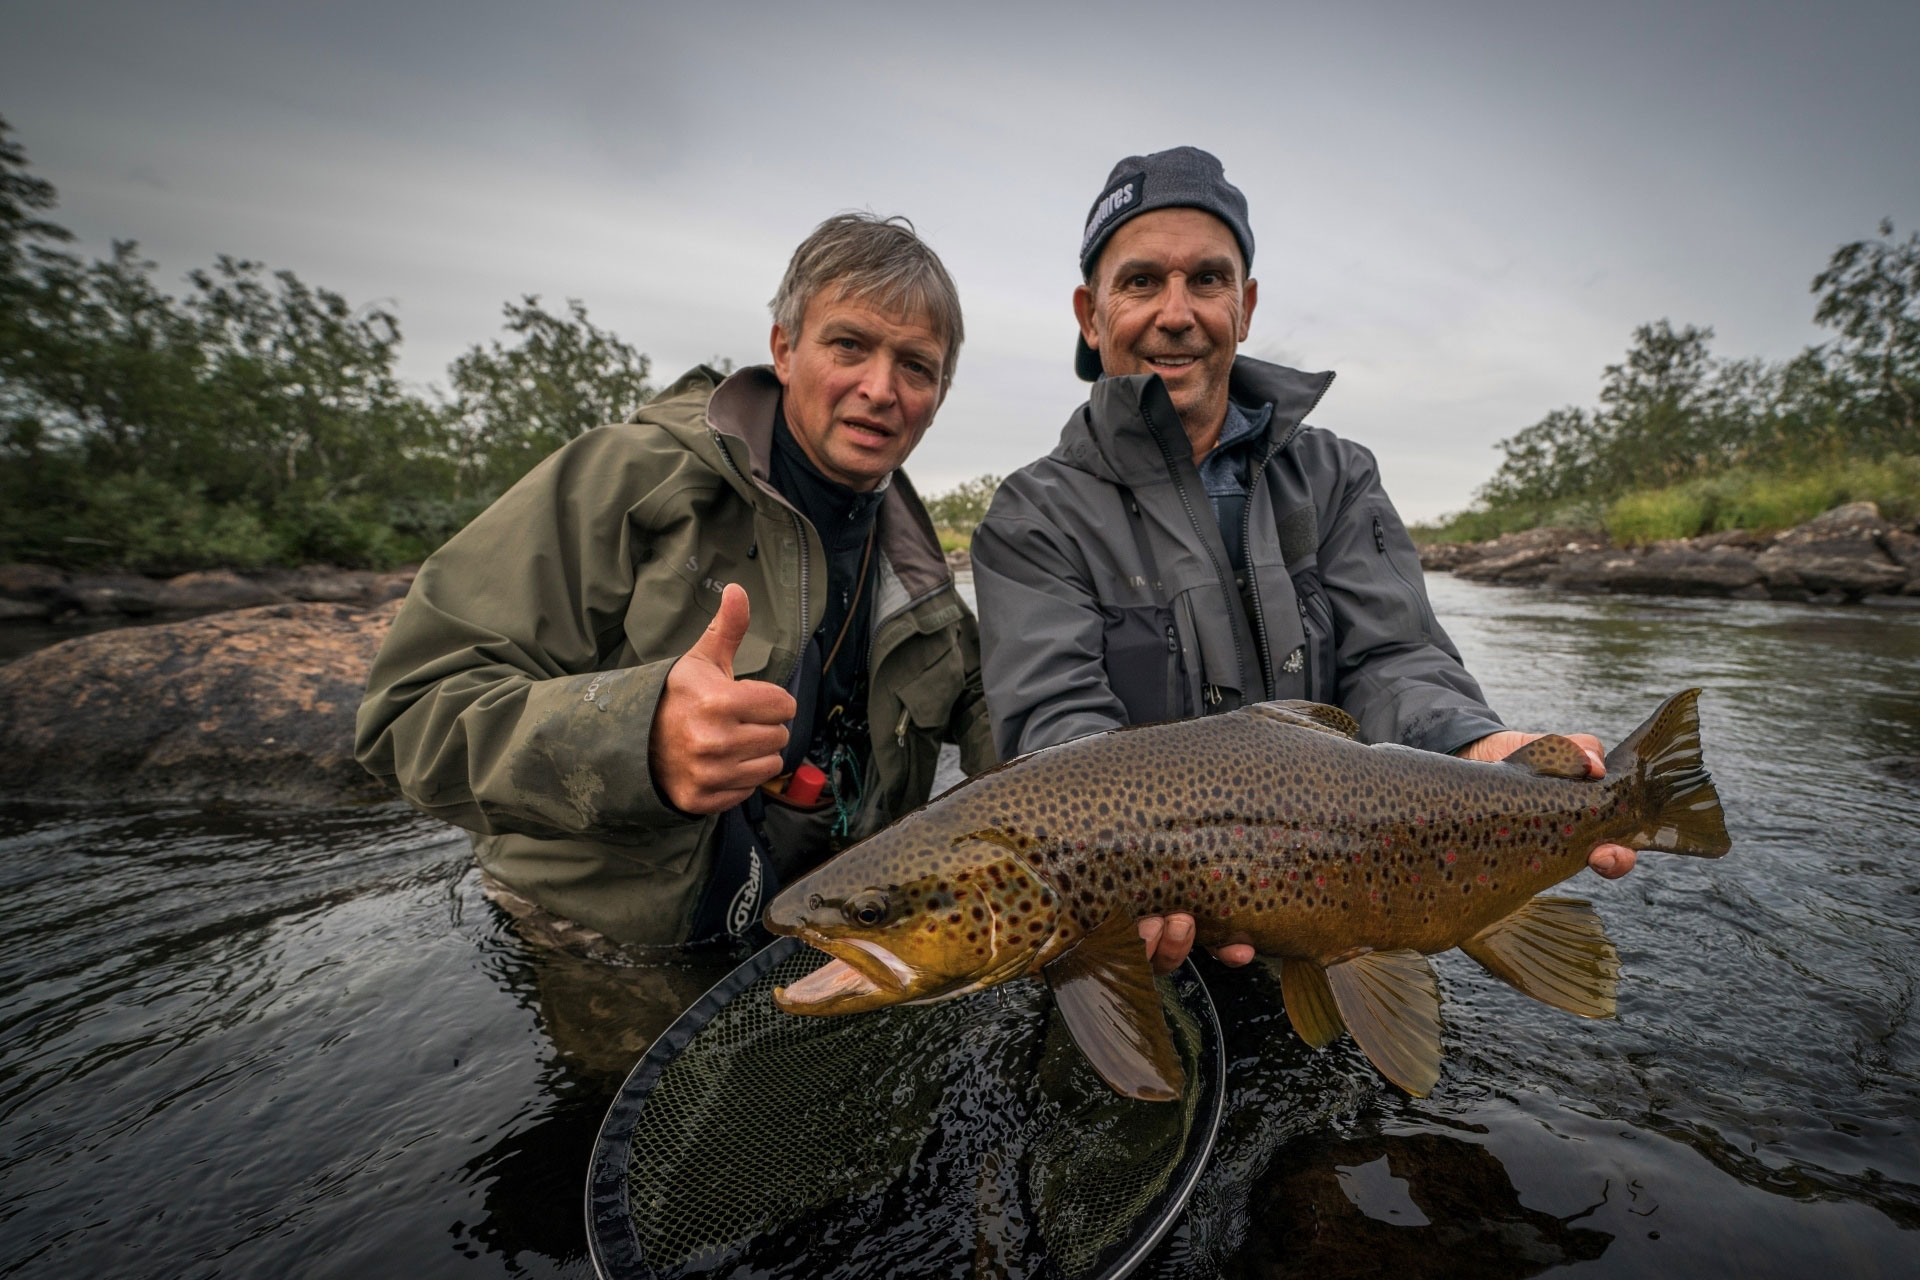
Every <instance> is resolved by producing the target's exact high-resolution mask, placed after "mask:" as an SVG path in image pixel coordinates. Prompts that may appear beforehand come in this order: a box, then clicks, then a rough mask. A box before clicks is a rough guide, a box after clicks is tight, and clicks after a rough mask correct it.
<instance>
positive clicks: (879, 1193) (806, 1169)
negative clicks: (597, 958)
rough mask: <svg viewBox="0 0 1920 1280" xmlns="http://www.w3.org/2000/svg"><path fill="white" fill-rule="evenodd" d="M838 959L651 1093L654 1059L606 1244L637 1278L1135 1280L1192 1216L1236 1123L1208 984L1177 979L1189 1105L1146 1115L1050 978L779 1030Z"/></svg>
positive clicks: (1173, 1009)
mask: <svg viewBox="0 0 1920 1280" xmlns="http://www.w3.org/2000/svg"><path fill="white" fill-rule="evenodd" d="M823 960H824V957H822V956H821V955H820V954H819V953H818V952H815V951H811V950H808V949H804V948H796V949H794V950H792V951H791V952H790V953H789V954H787V955H786V956H785V957H784V958H782V959H780V960H779V961H778V962H777V963H775V964H773V965H772V967H771V968H770V969H768V970H767V971H766V972H765V973H763V974H761V975H760V976H759V977H758V978H757V979H756V980H754V981H753V982H751V984H749V985H747V986H745V987H744V988H743V989H740V990H738V991H737V992H735V993H734V994H732V996H731V998H728V999H725V1000H724V1002H723V1003H720V1004H719V1006H718V1008H717V1011H713V1012H712V1014H711V1017H710V1018H709V1020H708V1021H706V1023H705V1025H704V1026H702V1027H700V1028H699V1029H698V1030H697V1032H695V1033H694V1034H692V1036H691V1038H690V1039H687V1040H686V1041H685V1042H684V1043H683V1044H667V1043H665V1042H664V1041H663V1044H662V1045H661V1046H660V1048H662V1049H665V1050H667V1051H668V1052H670V1053H671V1056H670V1057H668V1058H667V1059H666V1062H665V1066H664V1068H656V1070H657V1074H656V1075H654V1077H653V1078H652V1080H651V1086H650V1088H648V1087H647V1082H646V1080H645V1079H644V1077H645V1075H646V1072H647V1064H646V1063H645V1062H643V1063H642V1067H641V1069H639V1070H636V1072H635V1076H634V1079H633V1080H631V1081H629V1084H628V1090H629V1091H635V1090H636V1088H640V1089H645V1092H644V1096H643V1097H641V1098H640V1099H639V1100H638V1102H637V1103H636V1104H635V1105H634V1106H632V1107H629V1108H628V1109H627V1114H628V1115H630V1117H631V1124H630V1128H629V1129H628V1130H627V1132H626V1133H625V1134H624V1135H620V1134H614V1135H612V1138H613V1142H614V1148H615V1150H614V1155H615V1156H617V1157H618V1158H619V1160H620V1163H621V1166H622V1167H621V1170H620V1172H621V1174H622V1175H623V1177H624V1191H625V1195H624V1197H621V1199H622V1200H623V1201H624V1204H623V1206H622V1208H623V1210H624V1214H623V1215H622V1216H623V1217H624V1221H617V1222H611V1223H609V1222H606V1221H601V1222H599V1223H598V1224H597V1225H596V1230H597V1231H598V1232H600V1233H601V1234H602V1235H603V1236H604V1234H605V1232H606V1231H608V1230H614V1231H618V1230H621V1229H624V1230H625V1231H626V1232H628V1233H629V1237H628V1238H629V1240H630V1242H631V1244H632V1246H633V1248H632V1250H631V1251H630V1255H629V1256H627V1257H626V1262H627V1263H628V1265H627V1267H626V1268H625V1270H626V1271H631V1273H632V1274H634V1275H640V1276H659V1277H667V1276H691V1275H738V1276H766V1275H780V1274H804V1275H809V1276H814V1275H818V1276H837V1277H848V1278H852V1277H861V1276H889V1277H893V1276H915V1275H929V1276H934V1275H937V1276H951V1275H956V1274H958V1275H967V1274H978V1275H993V1276H1007V1277H1021V1276H1036V1277H1037V1276H1063V1277H1070V1278H1072V1280H1080V1278H1081V1277H1090V1276H1095V1275H1101V1274H1119V1272H1117V1271H1114V1270H1113V1269H1112V1268H1113V1267H1114V1265H1115V1261H1114V1260H1115V1258H1116V1257H1118V1256H1123V1255H1125V1254H1127V1253H1128V1251H1129V1248H1130V1246H1131V1245H1132V1244H1133V1243H1134V1242H1137V1241H1139V1240H1140V1239H1142V1238H1143V1237H1144V1236H1147V1235H1148V1234H1149V1233H1150V1232H1152V1231H1154V1230H1155V1229H1157V1227H1158V1226H1161V1225H1164V1221H1165V1220H1166V1219H1167V1218H1169V1217H1171V1216H1172V1215H1173V1214H1174V1213H1176V1212H1177V1211H1178V1208H1179V1201H1180V1199H1181V1198H1182V1197H1183V1196H1184V1193H1185V1190H1186V1185H1187V1184H1188V1182H1189V1181H1190V1179H1189V1178H1188V1176H1187V1175H1188V1172H1189V1171H1190V1169H1191V1161H1186V1162H1183V1157H1186V1156H1188V1154H1189V1151H1190V1148H1191V1146H1192V1144H1193V1142H1194V1139H1195V1138H1196V1136H1197V1133H1196V1131H1197V1130H1199V1131H1205V1130H1207V1127H1208V1126H1209V1125H1212V1124H1216V1123H1217V1119H1218V1090H1217V1086H1216V1084H1215V1081H1214V1077H1215V1076H1216V1075H1217V1072H1218V1059H1217V1027H1216V1025H1215V1024H1214V1022H1213V1015H1212V1009H1211V1006H1210V1004H1208V1003H1207V1001H1206V996H1205V993H1204V990H1203V989H1202V988H1201V987H1200V983H1199V980H1198V978H1197V977H1195V976H1193V975H1192V973H1191V971H1190V970H1182V971H1181V973H1180V974H1179V975H1177V976H1176V978H1173V979H1164V978H1163V979H1161V984H1162V1000H1163V1004H1164V1006H1165V1007H1166V1010H1167V1013H1168V1021H1169V1023H1170V1025H1171V1026H1172V1027H1173V1031H1174V1042H1175V1045H1176V1046H1177V1047H1178V1049H1179V1051H1180V1055H1181V1058H1182V1060H1183V1063H1184V1065H1185V1066H1186V1069H1187V1080H1188V1087H1187V1089H1186V1092H1185V1094H1184V1096H1183V1097H1182V1098H1181V1099H1180V1100H1179V1101H1177V1102H1175V1103H1144V1102H1135V1101H1132V1100H1130V1099H1127V1098H1123V1097H1120V1096H1119V1095H1118V1094H1115V1093H1114V1092H1113V1091H1112V1090H1111V1089H1110V1088H1108V1087H1107V1086H1106V1084H1105V1083H1104V1082H1102V1081H1101V1080H1100V1078H1099V1077H1098V1076H1097V1075H1095V1074H1094V1072H1093V1070H1092V1068H1091V1067H1090V1066H1089V1065H1088V1064H1087V1062H1086V1060H1085V1058H1084V1057H1083V1056H1082V1055H1081V1053H1080V1052H1079V1050H1078V1049H1077V1048H1076V1047H1075V1046H1074V1044H1073V1042H1072V1038H1071V1036H1070V1034H1069V1033H1068V1032H1067V1030H1066V1028H1065V1026H1064V1025H1063V1024H1062V1023H1061V1022H1060V1020H1059V1019H1058V1017H1057V1016H1056V1015H1055V1014H1054V1012H1053V1001H1052V998H1051V997H1050V996H1049V995H1048V993H1047V991H1046V989H1045V987H1044V986H1043V985H1042V984H1041V983H1039V982H1037V981H1031V980H1024V981H1017V982H1011V983H1006V984H1004V985H1002V986H999V987H996V988H993V989H992V990H990V991H987V992H982V993H980V994H978V995H974V996H969V997H963V998H961V999H957V1000H951V1001H945V1002H942V1003H939V1004H932V1005H924V1006H905V1007H900V1008H894V1009H889V1010H885V1011H882V1012H878V1013H870V1014H856V1015H852V1016H848V1017H837V1018H808V1017H795V1016H792V1015H789V1014H785V1013H782V1012H780V1011H779V1010H778V1009H777V1008H776V1007H775V1006H774V1004H773V1001H772V991H773V988H774V987H776V986H780V985H784V984H787V983H790V982H793V981H795V980H797V979H798V978H800V977H802V976H804V975H805V974H806V973H808V972H809V971H811V970H812V969H814V968H815V967H817V966H818V965H819V964H820V963H822V962H823ZM696 1012H697V1008H696ZM671 1038H672V1037H671V1036H670V1037H669V1039H671ZM675 1050H677V1052H676V1051H675ZM650 1056H651V1055H650ZM621 1112H622V1108H621V1105H620V1104H618V1103H616V1108H615V1112H614V1113H613V1114H612V1115H610V1116H609V1127H610V1128H612V1127H616V1117H617V1116H619V1115H620V1114H621ZM622 1138H624V1148H623V1149H622V1148H621V1141H622ZM608 1140H609V1134H608V1133H607V1132H605V1131H603V1134H602V1142H603V1146H605V1145H606V1144H607V1142H608ZM610 1158H611V1157H610ZM1176 1184H1178V1185H1176ZM613 1216H614V1215H611V1214H602V1215H600V1217H601V1218H602V1219H605V1218H610V1217H613ZM618 1254H619V1251H612V1254H611V1255H610V1254H609V1251H606V1250H600V1251H599V1252H598V1253H597V1255H596V1260H597V1261H599V1262H600V1263H601V1264H602V1270H603V1272H604V1273H606V1274H609V1275H623V1274H625V1271H623V1269H622V1268H621V1267H620V1266H619V1265H613V1266H609V1265H608V1262H607V1258H608V1256H613V1255H618ZM618 1261H619V1259H618V1257H616V1264H617V1262H618Z"/></svg>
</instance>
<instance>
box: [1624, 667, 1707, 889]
mask: <svg viewBox="0 0 1920 1280" xmlns="http://www.w3.org/2000/svg"><path fill="white" fill-rule="evenodd" d="M1699 698H1700V690H1698V689H1685V690H1682V691H1681V692H1679V693H1676V694H1674V695H1673V696H1672V697H1671V698H1668V699H1667V700H1666V701H1665V702H1663V703H1661V704H1660V707H1659V709H1658V710H1656V711H1655V712H1654V713H1653V714H1652V715H1651V716H1648V717H1647V721H1646V723H1645V724H1643V725H1641V726H1640V727H1639V728H1638V729H1635V730H1634V731H1633V732H1632V733H1630V734H1628V735H1627V736H1626V737H1625V738H1624V739H1622V740H1621V742H1620V745H1619V746H1617V747H1615V748H1614V749H1613V750H1612V751H1609V752H1608V753H1607V774H1608V776H1609V777H1610V778H1617V779H1619V780H1620V785H1623V786H1629V787H1634V788H1635V789H1636V790H1638V791H1639V792H1640V794H1641V796H1642V798H1643V801H1644V803H1643V807H1642V812H1643V813H1644V814H1645V819H1644V822H1643V824H1642V826H1641V827H1640V829H1639V830H1637V831H1635V832H1634V833H1633V834H1632V835H1629V836H1626V837H1624V838H1622V839H1621V841H1620V843H1621V844H1624V845H1627V846H1628V847H1629V848H1634V849H1658V850H1660V851H1662V852H1664V853H1685V854H1690V855H1692V856H1694V857H1696V858H1717V857H1719V856H1720V855H1721V854H1723V853H1725V852H1726V851H1727V850H1728V849H1730V848H1732V847H1733V842H1732V841H1731V840H1729V839H1728V838H1727V820H1726V815H1724V814H1723V813H1722V812H1721V811H1720V796H1719V793H1718V792H1716V791H1715V790H1714V789H1713V778H1712V777H1711V776H1710V775H1709V774H1708V773H1707V766H1706V763H1705V761H1703V760H1702V759H1701V756H1700V711H1699V707H1698V706H1697V705H1696V704H1697V703H1698V701H1699Z"/></svg>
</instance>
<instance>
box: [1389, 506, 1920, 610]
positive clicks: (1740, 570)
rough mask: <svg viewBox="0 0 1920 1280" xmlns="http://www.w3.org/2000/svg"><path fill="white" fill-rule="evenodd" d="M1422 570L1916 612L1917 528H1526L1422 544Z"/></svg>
mask: <svg viewBox="0 0 1920 1280" xmlns="http://www.w3.org/2000/svg"><path fill="white" fill-rule="evenodd" d="M1420 563H1421V566H1422V567H1423V568H1425V569H1427V570H1428V571H1429V572H1446V573H1453V574H1455V575H1457V576H1459V577H1462V578H1468V579H1472V580H1475V581H1479V582H1492V583H1500V584H1503V585H1508V586H1551V587H1561V588H1565V589H1569V590H1576V591H1612V592H1633V593H1639V594H1649V595H1681V596H1725V597H1730V598H1732V599H1737V600H1791V601H1798V602H1802V603H1812V604H1869V605H1882V606H1890V607H1895V608H1920V522H1916V523H1908V524H1904V525H1903V524H1895V523H1894V522H1892V521H1889V520H1887V519H1885V518H1884V517H1882V516H1881V514H1880V511H1879V509H1878V508H1877V507H1876V506H1875V505H1874V504H1873V503H1871V502H1854V503H1848V504H1847V505H1845V506H1840V507H1835V508H1834V509H1833V510H1831V511H1828V512H1826V513H1825V514H1823V515H1820V516H1816V517H1815V518H1814V519H1812V520H1809V521H1807V522H1806V523H1805V524H1802V525H1799V526H1796V527H1795V528H1792V529H1788V530H1786V531H1784V532H1781V533H1768V534H1758V533H1749V532H1747V531H1744V530H1739V529H1733V530H1727V531H1724V532H1721V533H1712V534H1707V535H1704V536H1702V537H1698V538H1675V539H1671V540H1666V541H1659V542H1649V543H1643V544H1640V545H1637V546H1616V545H1614V544H1613V543H1612V542H1610V541H1608V539H1607V538H1606V537H1605V536H1604V535H1602V534H1598V533H1594V532H1592V531H1590V530H1584V529H1566V528H1545V529H1528V530H1526V531H1525V532H1522V533H1509V534H1503V535H1502V536H1500V537H1498V538H1495V539H1493V540H1491V541H1488V542H1435V543H1429V544H1427V545H1425V546H1422V547H1421V548H1420Z"/></svg>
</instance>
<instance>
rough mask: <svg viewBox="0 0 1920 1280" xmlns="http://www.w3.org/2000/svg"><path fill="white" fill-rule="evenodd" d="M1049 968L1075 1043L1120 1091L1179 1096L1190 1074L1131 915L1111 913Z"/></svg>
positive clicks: (1148, 1097)
mask: <svg viewBox="0 0 1920 1280" xmlns="http://www.w3.org/2000/svg"><path fill="white" fill-rule="evenodd" d="M1042 972H1043V973H1044V974H1045V975H1046V979H1047V985H1048V986H1050V987H1052V988H1053V998H1054V1001H1055V1003H1057V1004H1058V1005H1059V1006H1060V1016H1061V1017H1063V1018H1065V1019H1066V1023H1067V1030H1068V1031H1070V1032H1072V1033H1073V1042H1074V1043H1075V1044H1077V1045H1079V1046H1080V1052H1082V1053H1084V1054H1086V1055H1087V1061H1088V1062H1090V1063H1092V1064H1093V1069H1094V1070H1095V1071H1097V1072H1099V1073H1100V1078H1101V1079H1102V1080H1105V1081H1106V1082H1107V1083H1108V1084H1110V1085H1112V1086H1113V1089H1114V1091H1115V1092H1116V1093H1120V1094H1123V1095H1125V1096H1126V1097H1129V1098H1139V1099H1141V1100H1142V1101H1146V1102H1171V1101H1172V1100H1174V1099H1175V1098H1178V1097H1179V1096H1180V1093H1181V1090H1182V1089H1184V1088H1185V1087H1186V1082H1187V1077H1186V1072H1185V1071H1184V1070H1182V1068H1181V1066H1180V1055H1179V1053H1178V1052H1177V1051H1176V1050H1175V1049H1174V1047H1173V1033H1172V1031H1170V1030H1169V1029H1168V1027H1167V1015H1166V1011H1165V1009H1164V1008H1162V1006H1161V1003H1160V988H1159V987H1158V986H1157V985H1156V984H1155V983H1154V980H1153V967H1152V966H1151V965H1150V964H1149V963H1148V962H1147V952H1146V948H1145V947H1144V946H1143V945H1142V944H1141V942H1140V932H1139V930H1138V929H1136V928H1135V927H1134V924H1133V921H1132V920H1130V919H1128V918H1127V916H1126V915H1125V914H1124V913H1120V912H1116V913H1115V914H1113V915H1111V916H1108V917H1107V919H1106V922H1105V923H1104V924H1102V925H1101V926H1100V927H1099V928H1097V929H1095V930H1094V931H1093V932H1092V933H1090V934H1088V935H1087V936H1086V937H1084V938H1082V939H1081V940H1080V941H1079V942H1077V943H1075V944H1074V945H1073V946H1072V947H1071V948H1070V949H1068V950H1067V952H1066V953H1065V954H1063V955H1062V956H1060V958H1059V959H1057V960H1054V961H1052V962H1051V963H1049V964H1048V965H1047V966H1046V968H1045V969H1043V970H1042Z"/></svg>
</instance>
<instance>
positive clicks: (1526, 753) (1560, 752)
mask: <svg viewBox="0 0 1920 1280" xmlns="http://www.w3.org/2000/svg"><path fill="white" fill-rule="evenodd" d="M1500 763H1501V764H1508V765H1518V766H1520V767H1521V768H1525V769H1531V770H1532V771H1533V772H1535V773H1543V774H1546V775H1548V776H1549V777H1554V778H1584V777H1586V776H1587V753H1586V752H1584V751H1582V750H1581V749H1580V748H1579V747H1578V746H1576V745H1575V744H1574V741H1573V739H1571V738H1563V737H1561V736H1560V735H1559V734H1557V733H1550V734H1548V735H1547V736H1546V737H1544V738H1535V739H1534V740H1533V741H1532V742H1529V743H1528V744H1527V745H1526V746H1524V747H1522V748H1520V749H1519V750H1518V751H1515V752H1513V753H1512V754H1510V755H1508V756H1507V757H1506V758H1505V759H1503V760H1501V761H1500Z"/></svg>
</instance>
